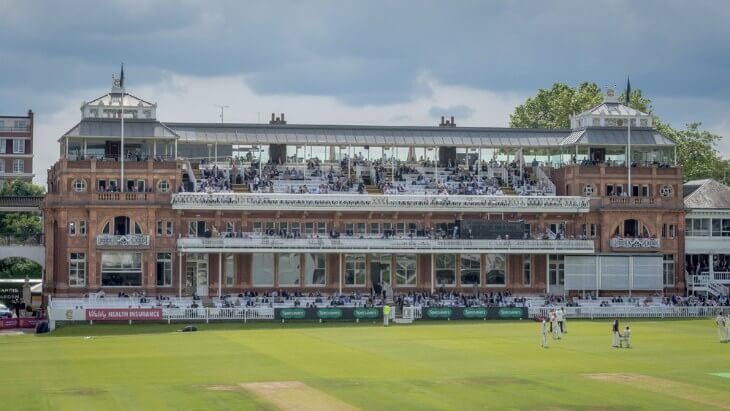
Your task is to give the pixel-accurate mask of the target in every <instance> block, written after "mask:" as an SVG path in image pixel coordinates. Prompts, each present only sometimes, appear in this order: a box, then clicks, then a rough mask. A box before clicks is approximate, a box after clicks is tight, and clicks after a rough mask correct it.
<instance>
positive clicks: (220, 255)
mask: <svg viewBox="0 0 730 411" xmlns="http://www.w3.org/2000/svg"><path fill="white" fill-rule="evenodd" d="M222 273H223V253H218V300H220V299H221V287H223V285H222V283H221V277H222Z"/></svg>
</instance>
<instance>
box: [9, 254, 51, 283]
mask: <svg viewBox="0 0 730 411" xmlns="http://www.w3.org/2000/svg"><path fill="white" fill-rule="evenodd" d="M41 274H42V269H41V266H40V264H38V263H36V262H35V261H31V260H28V259H25V258H18V257H10V258H6V259H4V260H2V261H0V278H11V279H23V278H25V277H28V278H41Z"/></svg>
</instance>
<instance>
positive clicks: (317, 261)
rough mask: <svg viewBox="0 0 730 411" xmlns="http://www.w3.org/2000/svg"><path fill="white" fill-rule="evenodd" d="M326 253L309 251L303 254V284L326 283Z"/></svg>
mask: <svg viewBox="0 0 730 411" xmlns="http://www.w3.org/2000/svg"><path fill="white" fill-rule="evenodd" d="M326 257H327V255H326V254H314V253H309V254H305V255H304V284H305V285H325V284H326V283H327V258H326Z"/></svg>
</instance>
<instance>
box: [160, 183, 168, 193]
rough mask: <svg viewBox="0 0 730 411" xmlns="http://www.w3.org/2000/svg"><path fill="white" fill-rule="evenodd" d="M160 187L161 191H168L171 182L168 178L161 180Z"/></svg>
mask: <svg viewBox="0 0 730 411" xmlns="http://www.w3.org/2000/svg"><path fill="white" fill-rule="evenodd" d="M158 187H159V188H160V192H161V193H167V192H168V191H170V183H168V182H167V180H162V181H160V183H159V184H158Z"/></svg>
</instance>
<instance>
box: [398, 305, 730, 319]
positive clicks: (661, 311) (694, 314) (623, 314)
mask: <svg viewBox="0 0 730 411" xmlns="http://www.w3.org/2000/svg"><path fill="white" fill-rule="evenodd" d="M552 309H554V307H530V308H529V309H528V315H529V317H530V318H535V317H538V316H547V315H548V313H549V312H550V310H552ZM564 309H565V316H566V317H567V318H587V319H594V318H595V319H599V318H703V317H714V316H716V315H717V314H718V313H722V314H730V307H656V306H655V307H632V306H622V307H565V308H564ZM403 318H407V319H412V320H419V319H421V318H423V314H422V310H421V307H403Z"/></svg>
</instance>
